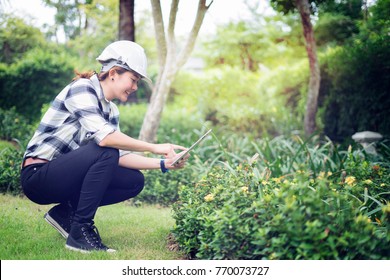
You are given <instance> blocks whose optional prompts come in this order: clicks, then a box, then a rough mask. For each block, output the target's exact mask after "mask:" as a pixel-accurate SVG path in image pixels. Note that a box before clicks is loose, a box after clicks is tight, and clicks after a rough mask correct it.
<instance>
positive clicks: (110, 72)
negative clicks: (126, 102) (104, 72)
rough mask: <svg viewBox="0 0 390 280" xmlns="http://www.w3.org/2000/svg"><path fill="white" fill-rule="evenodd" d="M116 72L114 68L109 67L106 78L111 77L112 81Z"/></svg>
mask: <svg viewBox="0 0 390 280" xmlns="http://www.w3.org/2000/svg"><path fill="white" fill-rule="evenodd" d="M116 74H117V72H116V70H115V69H112V68H111V69H110V70H109V71H108V78H109V79H111V80H112V81H114V80H115V76H116Z"/></svg>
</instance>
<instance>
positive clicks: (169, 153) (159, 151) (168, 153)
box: [152, 143, 187, 158]
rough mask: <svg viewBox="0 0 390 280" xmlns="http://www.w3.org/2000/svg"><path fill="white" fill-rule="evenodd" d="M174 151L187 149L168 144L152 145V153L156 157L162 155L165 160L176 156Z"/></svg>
mask: <svg viewBox="0 0 390 280" xmlns="http://www.w3.org/2000/svg"><path fill="white" fill-rule="evenodd" d="M175 150H182V151H185V150H187V148H185V147H183V146H179V145H174V144H169V143H167V144H154V147H153V151H152V153H153V154H156V155H163V156H164V157H165V158H172V157H175V156H176V155H177V154H176V152H175Z"/></svg>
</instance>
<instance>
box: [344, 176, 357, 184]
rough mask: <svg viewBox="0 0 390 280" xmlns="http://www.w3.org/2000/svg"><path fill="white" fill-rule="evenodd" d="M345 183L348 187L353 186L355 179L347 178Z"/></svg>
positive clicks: (352, 177)
mask: <svg viewBox="0 0 390 280" xmlns="http://www.w3.org/2000/svg"><path fill="white" fill-rule="evenodd" d="M345 183H347V185H348V186H354V185H355V183H356V178H355V177H354V176H348V177H347V178H345Z"/></svg>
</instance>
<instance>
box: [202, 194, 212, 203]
mask: <svg viewBox="0 0 390 280" xmlns="http://www.w3.org/2000/svg"><path fill="white" fill-rule="evenodd" d="M213 200H214V195H213V194H211V193H209V194H208V195H206V196H205V197H204V201H206V202H210V201H213Z"/></svg>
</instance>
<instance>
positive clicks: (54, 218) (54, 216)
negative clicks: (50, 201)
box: [43, 204, 73, 239]
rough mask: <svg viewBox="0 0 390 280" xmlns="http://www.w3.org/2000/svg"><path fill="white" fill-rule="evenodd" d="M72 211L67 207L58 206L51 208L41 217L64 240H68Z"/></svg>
mask: <svg viewBox="0 0 390 280" xmlns="http://www.w3.org/2000/svg"><path fill="white" fill-rule="evenodd" d="M72 216H73V211H72V209H71V207H70V206H69V205H63V204H58V205H56V206H54V207H53V208H51V209H50V210H49V212H47V213H46V214H45V215H44V216H43V217H44V218H45V220H46V221H47V222H48V223H49V224H50V225H51V226H52V227H54V228H55V229H56V230H57V231H58V232H59V233H60V234H61V235H62V236H63V237H64V238H65V239H67V238H68V236H69V232H70V225H71V223H72Z"/></svg>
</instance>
